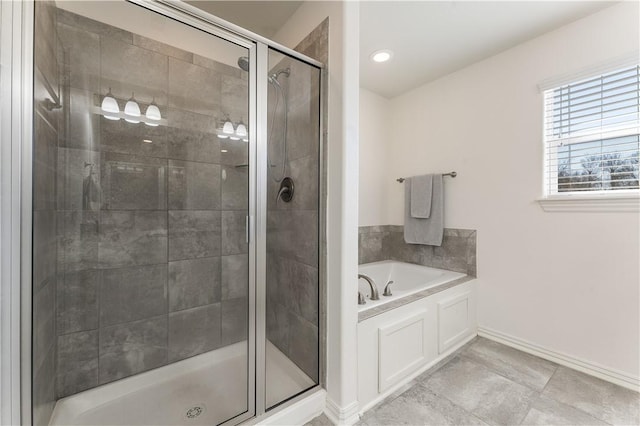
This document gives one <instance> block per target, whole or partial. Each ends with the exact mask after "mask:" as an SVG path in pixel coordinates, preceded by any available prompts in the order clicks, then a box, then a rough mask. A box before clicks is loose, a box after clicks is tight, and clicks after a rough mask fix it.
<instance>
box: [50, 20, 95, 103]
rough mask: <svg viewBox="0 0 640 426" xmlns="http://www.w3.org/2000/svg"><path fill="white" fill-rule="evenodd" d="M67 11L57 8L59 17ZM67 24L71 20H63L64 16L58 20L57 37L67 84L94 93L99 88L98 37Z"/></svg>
mask: <svg viewBox="0 0 640 426" xmlns="http://www.w3.org/2000/svg"><path fill="white" fill-rule="evenodd" d="M67 13H68V12H60V10H58V14H59V15H58V16H59V17H60V16H65V15H66V14H67ZM76 16H77V15H76ZM69 24H71V22H69V21H66V22H65V19H64V18H63V19H62V20H59V21H58V37H59V39H60V43H61V45H62V48H63V50H64V57H65V68H66V69H67V70H68V73H69V74H68V77H66V78H68V80H67V84H68V85H69V86H71V87H73V88H76V89H84V90H88V91H91V92H94V93H95V92H97V91H99V90H100V37H99V36H98V34H95V33H93V32H90V31H86V28H85V29H83V28H79V27H78V26H77V25H69ZM105 93H106V92H105Z"/></svg>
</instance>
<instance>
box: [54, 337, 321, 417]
mask: <svg viewBox="0 0 640 426" xmlns="http://www.w3.org/2000/svg"><path fill="white" fill-rule="evenodd" d="M266 349H267V383H268V384H269V385H268V389H267V395H268V397H267V406H270V405H273V404H275V403H277V402H280V401H282V400H284V399H286V398H287V397H289V396H292V395H295V394H297V393H299V392H301V391H303V390H305V389H307V388H309V387H311V386H313V384H314V383H313V381H312V380H311V379H310V378H309V377H308V376H307V375H306V374H304V373H303V372H302V370H300V369H299V368H298V367H297V366H296V365H295V364H294V363H293V362H292V361H291V360H289V359H288V358H287V357H286V356H285V355H284V354H283V353H282V352H280V351H279V350H278V349H277V348H276V347H275V346H273V344H271V342H267V348H266ZM246 410H247V343H246V342H239V343H235V344H233V345H230V346H226V347H224V348H221V349H216V350H214V351H211V352H207V353H204V354H201V355H197V356H194V357H192V358H189V359H186V360H183V361H178V362H175V363H173V364H169V365H166V366H163V367H160V368H156V369H155V370H151V371H147V372H144V373H140V374H137V375H135V376H131V377H128V378H125V379H121V380H118V381H115V382H112V383H108V384H106V385H103V386H99V387H97V388H94V389H90V390H87V391H84V392H80V393H78V394H75V395H71V396H69V397H67V398H63V399H60V400H59V401H58V402H57V404H56V407H55V409H54V411H53V415H52V416H51V421H50V423H49V424H50V425H51V426H62V425H96V426H97V425H131V426H133V425H216V424H219V423H222V422H224V421H226V420H228V419H230V418H232V417H235V416H237V415H238V414H240V413H242V412H245V411H246Z"/></svg>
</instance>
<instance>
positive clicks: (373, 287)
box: [358, 274, 380, 300]
mask: <svg viewBox="0 0 640 426" xmlns="http://www.w3.org/2000/svg"><path fill="white" fill-rule="evenodd" d="M360 278H362V279H364V280H365V281H366V282H368V283H369V287H371V297H370V299H371V300H380V296H378V288H377V287H376V283H374V282H373V280H372V279H371V278H370V277H368V276H366V275H365V274H358V279H360Z"/></svg>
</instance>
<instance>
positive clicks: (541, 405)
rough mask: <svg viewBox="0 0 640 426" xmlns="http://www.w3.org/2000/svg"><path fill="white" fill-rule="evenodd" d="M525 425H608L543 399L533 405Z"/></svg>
mask: <svg viewBox="0 0 640 426" xmlns="http://www.w3.org/2000/svg"><path fill="white" fill-rule="evenodd" d="M521 424H523V425H540V426H545V425H567V426H570V425H585V426H587V425H606V424H608V423H605V422H603V421H601V420H598V419H596V418H594V417H591V416H590V415H588V414H587V413H585V412H583V411H580V410H577V409H575V408H573V407H570V406H568V405H565V404H562V403H560V402H558V401H554V400H553V399H549V398H545V397H541V398H538V399H536V400H535V401H534V402H533V404H531V409H530V410H529V413H528V414H527V416H526V417H525V418H524V420H523V421H522V423H521Z"/></svg>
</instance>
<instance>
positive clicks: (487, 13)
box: [360, 1, 615, 98]
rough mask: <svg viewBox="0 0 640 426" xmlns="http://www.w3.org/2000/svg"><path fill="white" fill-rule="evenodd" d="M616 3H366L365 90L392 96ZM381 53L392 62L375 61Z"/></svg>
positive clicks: (363, 40)
mask: <svg viewBox="0 0 640 426" xmlns="http://www.w3.org/2000/svg"><path fill="white" fill-rule="evenodd" d="M614 3H615V2H610V1H598V2H596V1H548V2H546V1H540V2H536V1H522V2H519V1H513V2H504V1H491V2H489V1H487V2H484V1H483V2H481V1H468V2H458V1H455V2H454V1H447V2H431V1H418V2H412V1H407V2H405V1H371V2H362V3H360V86H361V87H363V88H366V89H369V90H371V91H373V92H376V93H378V94H380V95H382V96H385V97H387V98H392V97H395V96H398V95H400V94H402V93H404V92H406V91H408V90H411V89H413V88H415V87H418V86H421V85H423V84H425V83H427V82H429V81H433V80H435V79H437V78H439V77H442V76H444V75H446V74H449V73H451V72H453V71H455V70H458V69H461V68H464V67H465V66H467V65H470V64H472V63H474V62H477V61H479V60H482V59H484V58H487V57H489V56H492V55H494V54H496V53H499V52H501V51H503V50H506V49H508V48H510V47H512V46H515V45H517V44H519V43H522V42H524V41H526V40H529V39H532V38H534V37H536V36H538V35H541V34H543V33H545V32H548V31H551V30H553V29H555V28H558V27H560V26H562V25H564V24H567V23H569V22H572V21H575V20H577V19H579V18H582V17H584V16H587V15H589V14H591V13H594V12H596V11H598V10H600V9H603V8H605V7H608V6H611V5H613V4H614ZM379 49H390V50H392V51H393V52H394V56H393V58H392V59H391V61H389V62H385V63H374V62H373V61H371V60H370V58H369V56H370V55H371V53H372V52H374V51H375V50H379Z"/></svg>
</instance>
